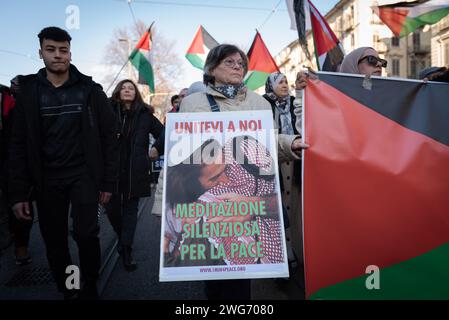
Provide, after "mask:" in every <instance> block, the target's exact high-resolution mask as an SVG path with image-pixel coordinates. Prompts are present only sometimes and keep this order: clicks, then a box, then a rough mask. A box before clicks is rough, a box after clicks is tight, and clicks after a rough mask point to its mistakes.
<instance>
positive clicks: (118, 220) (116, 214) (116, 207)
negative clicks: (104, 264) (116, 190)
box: [104, 194, 139, 247]
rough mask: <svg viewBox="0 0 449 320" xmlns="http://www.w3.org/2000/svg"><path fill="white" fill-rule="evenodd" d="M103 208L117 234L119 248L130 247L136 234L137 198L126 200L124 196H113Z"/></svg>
mask: <svg viewBox="0 0 449 320" xmlns="http://www.w3.org/2000/svg"><path fill="white" fill-rule="evenodd" d="M104 208H105V212H106V214H107V216H108V219H109V221H110V223H111V225H112V228H113V229H114V231H115V233H117V236H118V239H119V246H121V247H131V246H132V244H133V242H134V234H135V233H136V226H137V212H138V209H139V198H131V199H128V198H127V197H126V196H125V195H123V196H122V195H121V194H114V195H113V196H112V198H111V201H109V203H107V204H106V205H105V206H104Z"/></svg>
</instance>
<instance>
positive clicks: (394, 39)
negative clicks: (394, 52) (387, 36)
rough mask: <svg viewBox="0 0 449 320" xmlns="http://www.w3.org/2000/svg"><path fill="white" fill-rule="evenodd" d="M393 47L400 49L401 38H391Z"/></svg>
mask: <svg viewBox="0 0 449 320" xmlns="http://www.w3.org/2000/svg"><path fill="white" fill-rule="evenodd" d="M391 45H392V46H393V47H399V38H398V37H393V38H391Z"/></svg>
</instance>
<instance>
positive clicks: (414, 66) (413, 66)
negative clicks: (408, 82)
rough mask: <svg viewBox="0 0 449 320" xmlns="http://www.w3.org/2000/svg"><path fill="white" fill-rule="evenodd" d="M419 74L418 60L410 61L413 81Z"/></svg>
mask: <svg viewBox="0 0 449 320" xmlns="http://www.w3.org/2000/svg"><path fill="white" fill-rule="evenodd" d="M417 74H418V70H417V63H416V60H414V59H412V60H410V77H411V78H412V79H416V78H417Z"/></svg>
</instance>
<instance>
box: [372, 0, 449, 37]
mask: <svg viewBox="0 0 449 320" xmlns="http://www.w3.org/2000/svg"><path fill="white" fill-rule="evenodd" d="M373 9H374V11H375V12H376V14H377V15H378V16H379V18H380V20H382V21H383V23H385V24H386V25H387V26H388V27H389V28H390V29H391V31H392V32H393V33H394V34H395V35H396V36H397V37H404V36H406V35H408V34H409V33H411V32H413V31H415V30H416V29H417V28H419V27H421V26H424V25H426V24H434V23H436V22H438V21H440V20H441V19H442V18H443V17H445V16H447V15H448V14H449V0H419V1H413V2H397V3H393V4H388V5H383V6H377V7H373Z"/></svg>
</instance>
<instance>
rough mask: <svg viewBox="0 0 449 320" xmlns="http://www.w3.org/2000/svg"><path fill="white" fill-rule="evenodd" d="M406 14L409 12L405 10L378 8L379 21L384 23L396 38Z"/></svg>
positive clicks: (399, 33)
mask: <svg viewBox="0 0 449 320" xmlns="http://www.w3.org/2000/svg"><path fill="white" fill-rule="evenodd" d="M408 13H409V10H407V9H398V8H380V7H379V18H380V20H382V22H383V23H385V24H386V25H387V26H388V28H390V30H391V31H392V32H393V33H394V35H395V36H397V37H399V36H400V35H401V31H402V28H403V27H404V24H405V20H406V18H407V15H408Z"/></svg>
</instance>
